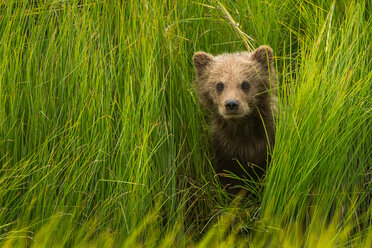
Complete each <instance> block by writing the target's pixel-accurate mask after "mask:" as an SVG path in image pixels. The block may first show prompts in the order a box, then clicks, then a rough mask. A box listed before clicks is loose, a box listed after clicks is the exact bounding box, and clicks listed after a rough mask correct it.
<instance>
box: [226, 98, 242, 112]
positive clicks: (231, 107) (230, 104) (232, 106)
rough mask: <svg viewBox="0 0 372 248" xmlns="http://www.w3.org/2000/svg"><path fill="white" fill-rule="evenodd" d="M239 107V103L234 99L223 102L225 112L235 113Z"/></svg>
mask: <svg viewBox="0 0 372 248" xmlns="http://www.w3.org/2000/svg"><path fill="white" fill-rule="evenodd" d="M238 107H239V102H238V101H237V100H235V99H230V100H227V101H226V102H225V108H226V111H227V112H235V111H236V110H237V109H238Z"/></svg>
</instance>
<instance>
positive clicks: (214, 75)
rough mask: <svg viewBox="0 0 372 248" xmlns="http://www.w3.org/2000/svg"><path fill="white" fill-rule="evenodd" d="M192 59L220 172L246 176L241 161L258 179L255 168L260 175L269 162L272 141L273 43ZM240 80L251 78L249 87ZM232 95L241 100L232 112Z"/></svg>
mask: <svg viewBox="0 0 372 248" xmlns="http://www.w3.org/2000/svg"><path fill="white" fill-rule="evenodd" d="M193 61H194V66H195V70H196V84H197V85H196V87H197V92H198V94H199V99H200V102H201V104H202V105H204V106H205V107H206V108H207V109H209V110H210V111H211V118H212V122H211V127H212V138H213V147H214V152H215V164H216V171H217V173H219V174H220V175H221V173H222V172H224V171H230V172H232V173H234V174H236V175H237V176H240V177H247V175H246V173H244V170H242V169H241V168H240V166H239V164H238V163H237V161H239V163H240V164H241V165H242V166H243V167H244V169H245V170H246V171H247V172H248V174H249V176H251V177H253V178H255V179H257V177H256V174H257V175H258V176H260V175H261V174H262V172H263V169H265V167H266V165H267V163H268V149H269V146H270V147H271V148H272V147H273V146H274V123H273V112H276V103H277V96H276V90H275V87H276V77H275V71H274V66H273V51H272V49H271V48H270V47H268V46H261V47H259V48H258V49H257V50H255V51H253V52H252V53H248V52H240V53H234V54H221V55H218V56H215V57H214V56H212V55H210V54H207V53H205V52H197V53H195V55H194V57H193ZM242 82H248V84H249V88H248V89H244V90H243V86H242ZM218 83H223V87H224V88H223V90H222V91H221V90H218V88H216V87H217V84H218ZM230 99H234V100H236V101H237V102H238V103H239V107H238V108H237V110H234V111H235V112H234V113H233V114H231V113H230V112H229V111H228V110H226V109H227V107H226V101H227V100H230ZM265 129H266V132H265ZM252 165H257V166H259V167H261V168H262V169H261V170H260V169H253V168H252ZM256 168H257V167H256ZM221 181H222V183H223V184H224V185H225V186H227V187H228V186H229V184H235V183H236V182H235V181H234V180H230V179H227V178H225V177H221Z"/></svg>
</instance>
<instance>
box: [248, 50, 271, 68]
mask: <svg viewBox="0 0 372 248" xmlns="http://www.w3.org/2000/svg"><path fill="white" fill-rule="evenodd" d="M273 58H274V53H273V49H272V48H271V47H269V46H260V47H259V48H257V49H256V50H254V51H253V52H252V59H253V60H255V61H257V62H258V63H260V64H261V65H262V66H264V67H265V68H268V65H269V66H270V67H271V66H272V65H273Z"/></svg>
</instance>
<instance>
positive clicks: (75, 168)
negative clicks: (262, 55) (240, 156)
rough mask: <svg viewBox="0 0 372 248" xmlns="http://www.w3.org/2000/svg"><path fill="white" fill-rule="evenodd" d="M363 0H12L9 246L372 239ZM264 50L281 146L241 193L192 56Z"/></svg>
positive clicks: (5, 128) (8, 9) (5, 138)
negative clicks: (216, 136) (218, 168)
mask: <svg viewBox="0 0 372 248" xmlns="http://www.w3.org/2000/svg"><path fill="white" fill-rule="evenodd" d="M370 8H371V5H370V4H369V5H368V4H367V2H366V1H334V2H332V1H316V0H313V1H291V0H284V1H283V0H282V1H248V2H247V1H229V0H226V1H212V0H211V1H196V2H195V1H186V0H185V1H158V0H155V1H145V0H143V1H142V0H141V1H124V2H123V3H121V2H120V1H103V0H102V1H93V0H85V1H77V0H76V1H41V0H40V1H15V0H13V1H12V0H11V1H2V2H0V57H1V60H0V246H4V247H27V246H33V247H51V246H53V247H113V246H114V247H135V246H147V247H153V246H159V247H172V246H175V245H178V246H181V247H210V246H215V247H231V246H233V245H236V246H237V247H246V246H247V244H250V245H251V246H252V247H265V246H266V247H276V246H280V245H284V246H288V247H304V246H305V247H306V246H307V247H335V246H336V247H354V246H360V247H371V244H372V230H371V225H370V223H371V214H372V212H371V207H370V205H371V168H370V165H371V164H372V161H371V157H372V154H371V153H372V152H371V151H372V150H371V149H370V147H372V124H371V123H372V120H371V116H372V115H371V105H372V102H371V81H372V70H371V69H372V64H371V54H372V49H371V45H370V41H371V38H372V37H371V36H372V33H371V32H370V30H371V17H370V13H371V9H370ZM262 44H266V45H270V46H271V47H272V48H273V49H274V51H275V56H276V57H275V62H276V68H277V72H278V82H279V87H278V94H279V96H280V98H279V108H278V109H279V113H278V116H277V125H276V127H277V134H276V146H275V149H274V151H273V154H272V162H271V164H270V166H269V168H268V171H267V173H266V178H265V180H264V184H263V185H260V186H258V188H257V193H256V194H257V195H256V196H252V195H250V196H249V195H248V196H243V197H241V198H239V199H237V200H236V201H233V199H231V197H229V196H227V194H226V193H225V192H224V191H223V190H222V189H221V188H220V186H219V185H218V182H216V180H215V177H214V176H213V169H212V168H213V166H212V164H211V162H210V157H211V154H210V149H209V140H210V138H209V127H208V119H207V118H206V115H205V114H204V112H203V110H202V109H200V108H199V104H198V102H197V98H196V94H195V92H194V88H193V84H192V82H193V80H194V72H193V67H192V62H191V57H192V55H193V53H194V52H195V51H198V50H204V51H207V52H210V53H213V54H217V53H221V52H233V51H239V50H247V49H248V48H250V47H251V46H253V47H257V46H259V45H262Z"/></svg>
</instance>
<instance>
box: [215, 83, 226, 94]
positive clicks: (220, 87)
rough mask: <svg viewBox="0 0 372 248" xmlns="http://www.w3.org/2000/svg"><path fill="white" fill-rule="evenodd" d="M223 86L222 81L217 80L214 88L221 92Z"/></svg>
mask: <svg viewBox="0 0 372 248" xmlns="http://www.w3.org/2000/svg"><path fill="white" fill-rule="evenodd" d="M223 88H224V85H223V83H221V82H219V83H218V84H217V85H216V89H217V91H219V92H221V91H223Z"/></svg>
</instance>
